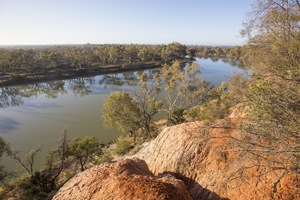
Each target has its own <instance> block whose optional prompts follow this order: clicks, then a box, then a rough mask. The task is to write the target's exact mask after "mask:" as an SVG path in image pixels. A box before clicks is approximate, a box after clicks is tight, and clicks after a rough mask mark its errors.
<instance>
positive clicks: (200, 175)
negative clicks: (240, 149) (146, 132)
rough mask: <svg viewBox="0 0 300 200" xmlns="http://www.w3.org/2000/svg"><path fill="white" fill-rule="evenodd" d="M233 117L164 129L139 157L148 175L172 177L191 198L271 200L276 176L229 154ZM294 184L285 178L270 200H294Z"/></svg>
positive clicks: (297, 191)
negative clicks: (209, 123) (143, 161)
mask: <svg viewBox="0 0 300 200" xmlns="http://www.w3.org/2000/svg"><path fill="white" fill-rule="evenodd" d="M236 121H238V120H237V118H231V119H230V121H228V120H227V121H224V120H219V121H216V122H215V123H214V124H211V125H210V127H208V126H207V125H206V124H204V123H202V122H193V123H185V124H181V125H177V126H173V127H168V128H165V129H164V130H163V131H162V132H161V133H160V135H159V136H158V137H157V138H156V139H155V140H154V141H153V142H152V143H150V144H149V145H148V146H147V147H145V149H142V151H141V152H142V153H140V154H137V155H136V156H137V157H140V158H142V159H144V160H145V161H146V163H147V164H148V166H149V169H150V171H152V172H153V173H154V174H156V175H157V174H161V173H166V172H169V173H172V174H173V175H175V176H176V177H178V178H180V179H182V180H183V181H184V182H185V184H186V186H187V188H188V190H189V192H190V195H191V196H192V197H193V199H199V200H201V199H203V200H204V199H211V200H212V199H220V198H221V197H223V198H229V199H232V200H234V199H271V197H270V192H271V191H272V186H273V183H274V182H275V181H276V179H277V176H276V175H275V174H274V173H268V174H267V175H266V176H261V177H258V176H259V175H260V174H263V173H265V172H266V171H267V169H264V168H262V167H251V168H249V169H246V168H244V169H245V170H241V168H242V167H247V166H251V164H252V163H253V160H248V159H247V157H243V156H241V155H239V154H238V153H237V152H236V151H232V150H233V148H234V147H233V142H234V141H233V140H232V139H231V137H230V136H236V135H237V134H238V133H237V131H236V129H234V127H235V124H236ZM299 180H300V179H297V178H296V177H292V176H286V177H285V178H283V179H282V180H281V181H280V182H279V184H278V185H277V192H276V193H274V198H275V199H300V189H299Z"/></svg>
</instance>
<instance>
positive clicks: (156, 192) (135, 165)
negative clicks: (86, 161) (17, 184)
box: [53, 158, 191, 200]
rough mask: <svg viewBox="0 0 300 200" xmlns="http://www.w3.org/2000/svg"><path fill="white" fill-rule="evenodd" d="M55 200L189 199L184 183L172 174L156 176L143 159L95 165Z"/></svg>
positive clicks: (65, 188)
mask: <svg viewBox="0 0 300 200" xmlns="http://www.w3.org/2000/svg"><path fill="white" fill-rule="evenodd" d="M53 199H54V200H70V199H72V200H76V199H78V200H82V199H90V200H93V199H95V200H96V199H97V200H101V199H103V200H109V199H116V200H122V199H124V200H127V199H132V200H135V199H136V200H137V199H141V200H146V199H148V200H152V199H153V200H154V199H157V200H160V199H161V200H164V199H170V200H171V199H178V200H181V199H182V200H190V199H191V197H190V195H189V194H188V192H187V190H186V188H185V185H184V183H183V182H182V181H181V180H178V179H176V178H175V177H173V176H171V175H162V176H157V177H155V176H154V175H153V174H152V173H151V172H150V171H149V169H148V167H147V164H146V163H145V162H144V161H143V160H140V159H137V158H135V159H125V160H121V161H118V162H115V163H111V164H104V165H99V166H95V167H93V168H91V169H88V170H86V171H84V172H81V173H79V174H78V175H76V176H75V177H74V178H72V179H71V180H70V181H68V182H67V183H66V184H65V185H64V186H63V187H62V188H61V189H60V190H59V191H58V193H57V194H56V195H55V196H54V198H53Z"/></svg>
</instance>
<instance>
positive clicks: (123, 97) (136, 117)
mask: <svg viewBox="0 0 300 200" xmlns="http://www.w3.org/2000/svg"><path fill="white" fill-rule="evenodd" d="M102 119H103V125H104V127H106V128H110V127H114V126H116V127H117V128H118V129H119V130H120V131H121V132H123V133H125V132H126V130H128V131H132V132H135V131H137V130H138V129H139V127H140V126H141V122H140V121H141V120H140V119H141V112H140V110H139V108H138V106H137V104H136V102H134V101H133V99H132V98H131V96H130V95H129V94H128V93H126V92H113V93H111V94H110V95H109V96H108V97H107V98H106V99H105V100H104V103H103V108H102Z"/></svg>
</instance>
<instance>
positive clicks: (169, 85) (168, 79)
mask: <svg viewBox="0 0 300 200" xmlns="http://www.w3.org/2000/svg"><path fill="white" fill-rule="evenodd" d="M199 72H200V70H199V68H198V65H197V64H196V63H192V64H190V65H189V66H187V67H186V69H185V71H184V70H182V69H181V65H180V63H179V62H178V61H175V62H174V63H173V64H172V65H171V66H169V65H166V66H164V68H163V69H162V72H161V76H162V79H163V81H164V86H165V87H164V90H165V100H166V101H165V103H166V107H167V108H166V110H167V125H170V124H171V123H172V122H171V121H172V118H173V116H172V115H173V113H174V111H175V110H187V109H189V108H191V107H192V106H194V105H195V104H201V103H203V102H205V101H206V100H207V93H208V91H209V90H210V89H211V86H210V83H209V82H206V81H205V80H204V79H203V78H201V77H197V75H198V74H199Z"/></svg>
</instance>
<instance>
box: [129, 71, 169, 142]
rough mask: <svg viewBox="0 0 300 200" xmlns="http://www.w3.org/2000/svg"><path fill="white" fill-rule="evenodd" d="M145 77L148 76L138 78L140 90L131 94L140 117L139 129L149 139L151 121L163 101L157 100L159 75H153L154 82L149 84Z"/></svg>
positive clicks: (150, 135)
mask: <svg viewBox="0 0 300 200" xmlns="http://www.w3.org/2000/svg"><path fill="white" fill-rule="evenodd" d="M147 77H148V76H147V74H146V73H145V72H143V73H142V74H141V75H140V76H139V77H138V79H139V81H140V90H139V92H134V93H133V99H134V101H135V102H136V104H137V106H138V108H139V110H140V112H141V115H142V117H141V124H142V126H141V127H140V128H141V129H142V131H143V135H144V136H145V137H147V138H151V137H152V134H151V128H152V127H153V119H154V116H155V115H156V114H157V113H158V112H159V111H160V109H161V107H162V106H163V101H162V100H159V98H158V95H159V94H160V92H161V89H160V87H161V81H160V77H159V75H158V74H157V73H155V74H154V75H153V78H154V80H153V81H152V83H150V84H147Z"/></svg>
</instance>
